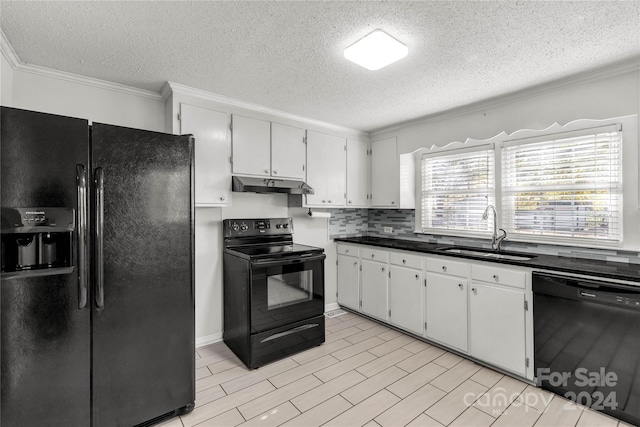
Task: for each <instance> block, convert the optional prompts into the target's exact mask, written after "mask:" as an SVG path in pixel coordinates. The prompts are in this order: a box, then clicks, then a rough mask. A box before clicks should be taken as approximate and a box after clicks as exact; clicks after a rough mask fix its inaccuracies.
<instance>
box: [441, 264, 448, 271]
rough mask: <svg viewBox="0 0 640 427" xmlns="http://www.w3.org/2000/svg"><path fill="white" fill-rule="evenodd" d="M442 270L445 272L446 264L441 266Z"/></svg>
mask: <svg viewBox="0 0 640 427" xmlns="http://www.w3.org/2000/svg"><path fill="white" fill-rule="evenodd" d="M442 271H444V272H445V273H446V272H447V266H446V265H443V266H442Z"/></svg>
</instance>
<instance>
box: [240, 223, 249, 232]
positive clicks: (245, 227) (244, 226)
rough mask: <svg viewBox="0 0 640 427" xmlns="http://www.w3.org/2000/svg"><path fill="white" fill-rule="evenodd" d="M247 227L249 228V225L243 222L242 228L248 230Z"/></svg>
mask: <svg viewBox="0 0 640 427" xmlns="http://www.w3.org/2000/svg"><path fill="white" fill-rule="evenodd" d="M247 229H249V226H248V225H247V224H245V223H244V222H243V223H242V224H241V225H240V230H242V231H247Z"/></svg>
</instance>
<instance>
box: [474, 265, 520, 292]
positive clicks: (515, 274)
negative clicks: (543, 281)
mask: <svg viewBox="0 0 640 427" xmlns="http://www.w3.org/2000/svg"><path fill="white" fill-rule="evenodd" d="M471 278H472V279H473V280H480V281H483V282H487V283H497V284H500V285H505V286H513V287H515V288H520V289H524V288H525V286H526V282H527V273H525V272H524V271H517V270H511V269H508V268H500V267H494V266H492V265H476V264H472V265H471Z"/></svg>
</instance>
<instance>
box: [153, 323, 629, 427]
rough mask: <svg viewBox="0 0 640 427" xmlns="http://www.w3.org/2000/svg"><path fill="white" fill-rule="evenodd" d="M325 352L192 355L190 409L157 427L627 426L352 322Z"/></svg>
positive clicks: (203, 351)
mask: <svg viewBox="0 0 640 427" xmlns="http://www.w3.org/2000/svg"><path fill="white" fill-rule="evenodd" d="M326 320H327V324H326V342H325V343H324V344H323V345H321V346H319V347H315V348H313V349H310V350H307V351H305V352H302V353H299V354H296V355H293V356H291V357H288V358H286V359H284V360H280V361H277V362H274V363H272V364H269V365H267V366H264V367H262V368H260V369H257V370H251V371H250V370H248V369H247V368H246V367H245V366H244V365H243V364H242V362H240V361H239V360H238V358H237V357H235V355H234V354H233V353H232V352H231V350H229V349H228V348H227V347H226V346H225V345H224V343H222V342H220V343H216V344H212V345H209V346H206V347H201V348H198V349H197V352H196V358H197V360H196V379H197V381H196V408H195V409H194V411H193V412H192V413H190V414H188V415H185V416H183V417H181V418H173V419H172V420H169V421H167V422H165V423H163V424H160V426H162V427H191V426H201V427H204V426H207V427H209V426H280V425H282V426H320V425H325V426H345V427H346V426H367V427H377V426H412V427H417V426H425V427H426V426H536V427H541V426H578V427H583V426H584V427H586V426H602V427H606V426H611V427H615V426H628V425H627V424H625V423H622V422H620V423H619V422H618V421H617V420H615V419H613V418H610V417H607V416H605V415H602V414H600V413H598V412H594V411H591V410H589V409H586V408H583V407H580V406H577V405H575V404H573V403H572V402H570V401H568V400H565V399H564V398H562V397H559V396H556V395H553V394H550V393H548V392H546V391H542V390H540V389H537V388H535V387H532V386H529V385H527V384H526V383H524V382H521V381H519V380H516V379H513V378H511V377H509V376H506V375H503V374H500V373H498V372H495V371H493V370H491V369H488V368H486V367H483V366H481V365H478V364H476V363H474V362H471V361H469V360H467V359H465V358H462V357H459V356H457V355H455V354H453V353H449V352H447V351H445V350H442V349H440V348H438V347H435V346H432V345H429V344H427V343H425V342H423V341H420V340H417V339H414V338H412V337H409V336H407V335H404V334H402V333H400V332H398V331H396V330H393V329H391V328H388V327H386V326H384V325H381V324H378V323H376V322H373V321H371V320H369V319H366V318H363V317H360V316H358V315H355V314H353V313H347V314H344V315H342V316H338V317H334V318H332V319H329V318H327V319H326Z"/></svg>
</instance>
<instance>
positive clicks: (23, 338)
mask: <svg viewBox="0 0 640 427" xmlns="http://www.w3.org/2000/svg"><path fill="white" fill-rule="evenodd" d="M0 116H1V129H2V136H1V139H0V141H1V142H0V145H1V153H0V158H1V159H2V160H1V162H2V164H1V174H2V178H1V181H0V183H1V188H0V193H1V197H0V199H1V200H0V203H1V204H2V206H3V207H35V206H43V207H58V208H61V207H65V208H72V209H74V211H75V212H76V214H77V212H78V198H79V197H85V198H86V197H87V193H86V192H84V193H83V192H81V191H79V190H78V187H77V184H78V182H77V181H78V178H77V176H76V175H77V172H78V168H77V165H83V166H84V168H86V167H87V165H88V160H89V144H88V136H89V135H88V134H89V126H88V123H87V121H86V120H81V119H74V118H69V117H60V116H55V115H51V114H44V113H37V112H32V111H25V110H18V109H13V108H7V107H2V109H1V113H0ZM85 202H86V200H85ZM77 219H78V216H77V215H76V220H77ZM74 226H75V231H74V232H73V245H72V246H73V249H72V252H71V256H72V264H73V267H74V268H73V272H72V273H68V272H67V273H66V274H53V275H46V276H40V277H25V276H17V277H12V278H7V275H4V274H3V278H2V287H1V290H0V299H1V308H0V310H1V320H0V329H1V341H2V342H1V345H0V347H1V365H2V378H1V383H2V390H1V407H2V410H1V415H0V417H1V418H0V424H1V425H3V426H36V425H37V426H87V425H89V422H90V412H89V411H90V403H91V402H90V368H89V363H90V329H89V327H90V310H89V309H82V306H83V304H82V301H81V300H82V299H83V298H85V296H86V294H84V293H83V292H80V291H79V290H80V286H81V283H84V282H82V281H80V280H79V276H78V274H79V270H80V272H82V269H81V268H80V267H81V266H80V265H79V263H78V247H79V245H80V244H82V242H79V241H78V239H77V231H78V226H79V224H77V223H76V224H74ZM3 228H4V225H3ZM4 249H5V247H4V245H3V254H4ZM34 250H35V248H34ZM9 258H10V257H9ZM3 260H5V257H4V256H3ZM27 273H28V272H27Z"/></svg>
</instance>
